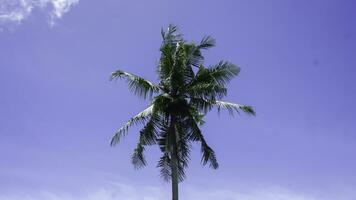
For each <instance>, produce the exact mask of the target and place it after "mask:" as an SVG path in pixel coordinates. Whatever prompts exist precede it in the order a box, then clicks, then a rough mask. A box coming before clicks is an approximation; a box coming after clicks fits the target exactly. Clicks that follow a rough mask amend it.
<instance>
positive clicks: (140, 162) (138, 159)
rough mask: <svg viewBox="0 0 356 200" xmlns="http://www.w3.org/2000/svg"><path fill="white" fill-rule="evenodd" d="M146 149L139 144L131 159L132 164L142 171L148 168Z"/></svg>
mask: <svg viewBox="0 0 356 200" xmlns="http://www.w3.org/2000/svg"><path fill="white" fill-rule="evenodd" d="M144 150H145V147H144V146H143V145H142V144H141V143H140V142H139V143H138V144H137V146H136V148H135V150H134V153H133V154H132V157H131V163H132V164H133V165H134V167H135V168H136V169H140V168H142V167H144V166H146V164H147V162H146V159H145V156H144V154H143V152H144Z"/></svg>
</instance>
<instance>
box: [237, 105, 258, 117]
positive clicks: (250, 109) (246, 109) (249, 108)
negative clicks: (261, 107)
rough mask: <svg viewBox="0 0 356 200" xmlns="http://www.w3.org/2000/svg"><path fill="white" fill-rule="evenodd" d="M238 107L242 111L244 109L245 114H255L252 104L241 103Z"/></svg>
mask: <svg viewBox="0 0 356 200" xmlns="http://www.w3.org/2000/svg"><path fill="white" fill-rule="evenodd" d="M240 109H241V110H242V111H244V112H245V113H247V114H250V115H253V116H255V115H256V112H255V110H254V109H253V107H252V106H244V105H242V106H240Z"/></svg>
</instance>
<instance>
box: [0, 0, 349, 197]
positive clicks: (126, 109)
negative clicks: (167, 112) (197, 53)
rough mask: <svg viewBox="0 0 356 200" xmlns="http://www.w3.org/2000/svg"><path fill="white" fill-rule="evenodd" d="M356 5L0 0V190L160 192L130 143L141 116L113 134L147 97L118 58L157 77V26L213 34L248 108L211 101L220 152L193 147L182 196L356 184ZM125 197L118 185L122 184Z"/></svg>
mask: <svg viewBox="0 0 356 200" xmlns="http://www.w3.org/2000/svg"><path fill="white" fill-rule="evenodd" d="M355 9H356V4H355V2H353V1H351V0H339V1H336V0H308V1H306V0H303V1H293V0H272V1H268V2H267V1H262V0H252V1H251V0H250V1H242V0H235V1H233V0H230V1H229V0H224V1H200V0H199V1H198V0H197V1H188V0H182V1H170V0H153V1H126V0H119V1H117V0H116V1H114V0H107V1H100V2H99V1H84V0H79V1H78V0H35V1H30V0H21V1H20V0H12V1H10V0H2V1H0V52H1V54H0V92H1V98H0V112H1V115H0V159H1V161H0V200H17V199H22V200H23V199H25V200H32V199H39V200H72V199H79V200H81V199H89V200H91V199H92V200H95V199H102V200H112V199H128V200H141V199H142V200H161V199H167V197H169V196H170V195H169V194H170V185H169V184H168V183H165V182H164V181H162V180H161V179H160V178H159V171H158V170H157V169H156V168H155V165H156V163H155V162H156V161H157V159H158V156H159V151H158V149H157V148H150V149H149V151H148V160H149V165H148V166H147V167H146V168H144V169H142V170H139V171H137V170H135V169H134V168H133V167H132V166H131V164H130V156H131V153H132V150H133V149H134V146H135V141H136V140H137V131H138V130H139V129H138V128H139V127H137V128H133V129H131V131H130V134H129V136H128V137H126V138H125V140H124V142H123V143H121V144H120V145H119V146H118V147H116V148H111V147H110V146H109V139H110V137H111V136H112V134H113V133H114V132H115V130H116V129H117V128H119V127H120V126H121V125H122V124H123V123H124V122H125V121H126V120H127V119H129V117H131V116H132V115H134V114H136V113H137V112H139V111H140V110H142V109H143V108H144V107H145V106H146V105H147V102H145V101H143V100H140V99H137V98H136V97H135V96H134V95H132V94H130V92H129V91H128V89H127V87H126V85H125V82H120V81H119V82H110V81H109V75H110V73H111V72H112V71H114V70H115V69H122V70H126V71H129V72H132V73H135V74H138V75H141V76H143V77H145V78H147V79H150V80H152V81H156V80H157V78H156V76H155V67H156V65H157V62H158V58H159V51H158V49H159V46H160V42H161V38H160V29H161V28H162V27H166V26H167V25H168V24H169V23H174V24H176V25H178V26H179V27H180V29H181V32H182V33H183V34H184V35H185V38H186V39H187V40H196V41H199V40H200V39H201V38H202V37H203V36H204V35H211V36H213V37H214V38H215V39H216V40H217V46H216V47H215V48H213V49H212V50H210V51H209V52H206V54H205V55H206V56H205V57H206V64H207V65H209V64H214V63H217V62H219V61H220V60H221V59H223V60H228V61H231V62H233V63H235V64H238V65H239V66H240V67H241V68H242V71H241V73H240V75H239V77H237V78H236V79H235V80H233V81H232V82H231V83H230V85H229V89H230V90H229V95H228V97H227V98H226V99H227V100H229V101H234V102H238V103H242V104H249V105H252V106H254V107H255V109H256V111H257V116H256V117H248V116H245V115H240V116H235V118H232V117H230V116H228V114H227V113H224V112H222V113H220V115H218V114H217V113H211V114H209V115H208V116H207V124H206V125H205V126H204V127H203V130H204V133H205V134H206V138H207V140H208V142H209V143H210V145H211V146H212V147H213V148H214V149H215V151H216V153H217V155H218V159H219V162H220V168H219V169H218V170H215V171H213V170H211V169H209V168H207V167H204V168H203V167H201V166H200V163H199V161H200V158H199V148H198V146H194V153H193V155H192V161H191V164H190V168H189V169H188V179H187V180H186V181H185V182H183V183H182V184H181V190H180V193H181V196H182V197H183V198H184V199H187V200H189V199H197V198H198V197H199V198H205V199H216V198H217V197H219V198H220V199H222V200H235V199H239V200H258V199H264V200H270V199H271V200H272V199H273V200H321V199H323V200H329V199H333V200H335V199H337V200H351V199H355V198H356V192H355V189H356V173H355V170H354V169H355V168H356V160H355V154H356V132H355V131H356V124H355V113H356V106H355V103H354V102H355V101H356V84H355V83H354V80H355V75H356V70H355V68H354V67H355V66H356V57H355V56H354V55H355V52H356V46H355V43H356V22H355V20H354V19H355V18H356V14H355V12H354V10H355ZM124 197H125V198H124Z"/></svg>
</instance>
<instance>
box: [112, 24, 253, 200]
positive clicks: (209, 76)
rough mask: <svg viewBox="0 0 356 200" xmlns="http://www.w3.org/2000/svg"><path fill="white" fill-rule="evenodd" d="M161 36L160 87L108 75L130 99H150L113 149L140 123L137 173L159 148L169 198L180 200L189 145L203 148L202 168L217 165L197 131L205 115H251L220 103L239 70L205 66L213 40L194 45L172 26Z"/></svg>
mask: <svg viewBox="0 0 356 200" xmlns="http://www.w3.org/2000/svg"><path fill="white" fill-rule="evenodd" d="M161 34H162V38H163V42H162V45H161V47H160V52H161V57H160V60H159V64H158V66H157V74H158V80H159V83H158V84H156V83H153V82H151V81H148V80H145V79H143V78H141V77H139V76H136V75H134V74H131V73H128V72H124V71H121V70H117V71H115V72H113V73H112V75H111V79H117V78H123V79H125V80H126V81H127V82H128V86H129V88H130V89H131V91H132V92H133V93H134V94H136V95H138V96H139V97H142V98H144V99H147V98H148V99H150V100H151V102H150V103H149V105H148V107H147V108H146V109H144V110H143V111H142V112H140V113H138V114H137V115H135V116H134V117H132V118H131V119H130V120H128V121H127V123H126V124H124V125H123V126H122V127H121V128H120V129H119V130H118V131H117V132H116V133H115V135H114V136H113V138H112V140H111V145H112V146H114V145H116V144H117V143H118V142H119V141H120V139H121V138H122V137H123V136H125V135H126V134H127V132H128V129H129V127H130V126H132V125H137V124H142V125H143V128H142V130H141V131H140V134H139V141H138V143H137V146H136V148H135V150H134V152H133V154H132V164H133V165H134V166H135V168H141V167H143V166H145V165H146V160H145V156H144V151H145V148H146V147H147V146H150V145H158V146H159V148H160V150H161V152H162V156H161V157H160V159H159V161H158V164H157V167H158V168H160V173H161V175H162V177H163V178H164V179H165V180H167V181H169V180H171V182H172V199H173V200H178V182H180V181H183V180H184V178H185V170H186V168H187V166H188V162H189V153H190V149H191V144H192V143H193V142H199V143H200V145H201V153H202V159H201V163H202V164H203V165H206V164H208V165H209V166H210V167H211V168H213V169H217V168H218V166H219V165H218V161H217V158H216V155H215V153H214V151H213V149H212V148H211V147H210V146H209V145H208V143H207V141H206V140H205V138H204V135H203V134H202V132H201V130H200V126H201V125H202V124H203V123H204V120H203V119H204V116H205V114H206V113H207V112H209V111H210V110H212V109H213V108H214V107H216V108H217V110H218V111H220V109H227V110H228V111H229V113H230V114H233V113H234V112H239V111H240V110H241V111H243V112H245V113H247V114H251V115H254V114H255V112H254V110H253V109H252V107H250V106H245V105H241V104H236V103H230V102H226V101H222V98H223V97H225V96H226V94H227V89H226V84H227V83H228V82H229V81H230V80H231V79H232V78H233V77H235V76H237V75H238V73H239V71H240V68H238V67H237V66H236V65H234V64H232V63H229V62H224V61H221V62H219V63H218V64H216V65H212V66H204V65H203V64H204V63H203V61H204V57H203V55H202V50H207V49H209V48H211V47H213V46H214V44H215V40H214V39H213V38H211V37H209V36H208V37H204V38H203V39H202V40H201V41H200V43H198V44H196V43H190V42H186V41H185V40H183V37H182V35H181V34H179V33H178V30H177V27H176V26H173V25H170V26H169V27H168V29H167V31H163V30H162V32H161Z"/></svg>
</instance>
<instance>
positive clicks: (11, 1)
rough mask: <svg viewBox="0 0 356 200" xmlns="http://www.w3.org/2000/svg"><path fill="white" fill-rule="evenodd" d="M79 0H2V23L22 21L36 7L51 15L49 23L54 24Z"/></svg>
mask: <svg viewBox="0 0 356 200" xmlns="http://www.w3.org/2000/svg"><path fill="white" fill-rule="evenodd" d="M78 2H79V0H0V23H21V22H22V21H24V20H25V19H26V18H28V17H29V16H30V15H31V14H32V12H33V11H34V10H35V9H38V10H39V11H41V12H45V13H46V14H47V15H48V16H49V23H50V24H51V25H54V23H55V21H56V20H57V19H60V18H62V16H63V14H65V13H66V12H68V11H69V10H70V8H71V7H72V6H73V5H75V4H77V3H78Z"/></svg>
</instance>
